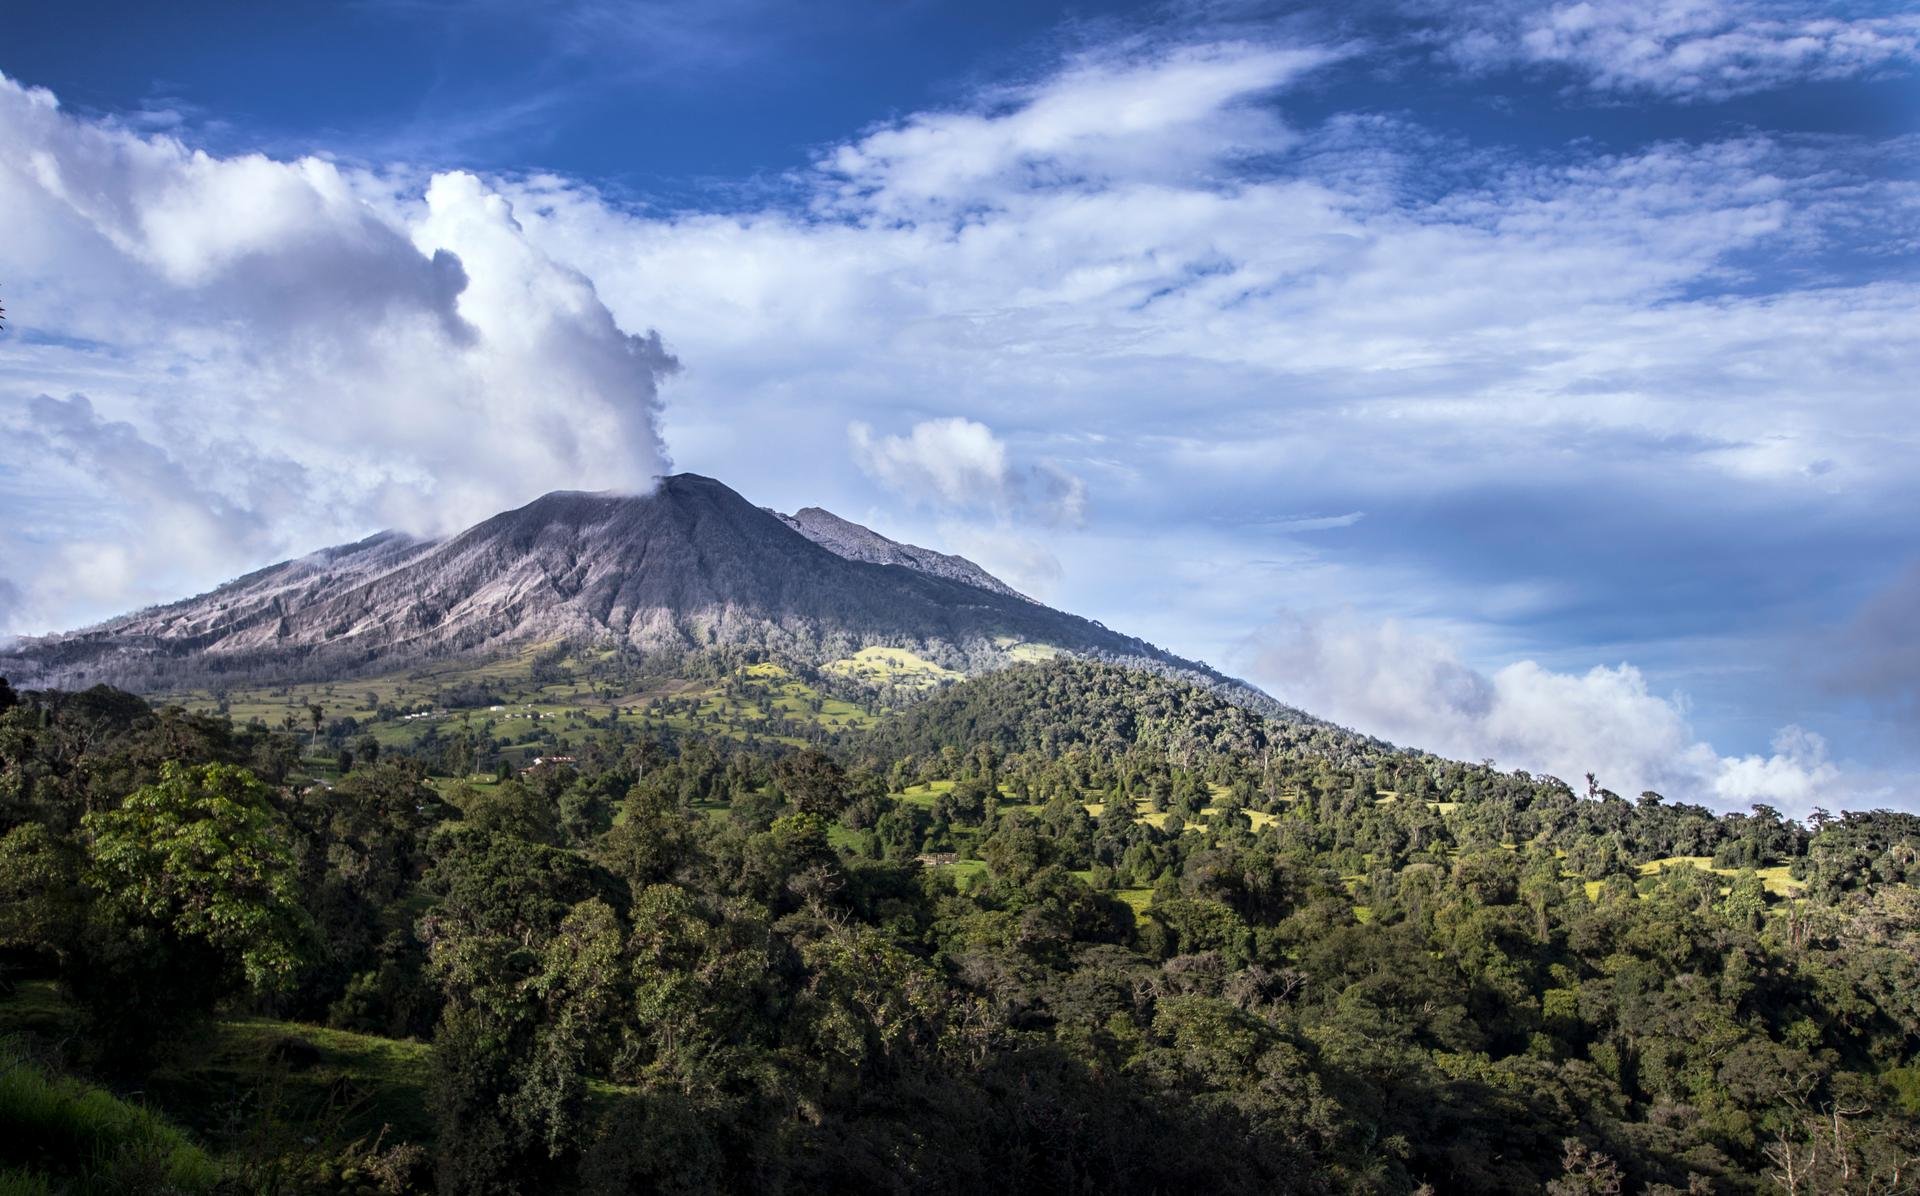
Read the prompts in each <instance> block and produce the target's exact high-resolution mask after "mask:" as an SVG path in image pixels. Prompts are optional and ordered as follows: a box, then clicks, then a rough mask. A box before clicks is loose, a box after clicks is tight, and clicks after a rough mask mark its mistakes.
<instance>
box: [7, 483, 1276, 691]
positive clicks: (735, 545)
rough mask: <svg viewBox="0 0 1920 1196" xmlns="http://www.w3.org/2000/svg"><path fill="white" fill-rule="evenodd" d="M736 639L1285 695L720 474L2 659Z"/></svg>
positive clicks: (345, 670) (320, 676)
mask: <svg viewBox="0 0 1920 1196" xmlns="http://www.w3.org/2000/svg"><path fill="white" fill-rule="evenodd" d="M550 642H566V643H571V644H576V645H583V646H601V647H606V646H616V645H624V646H627V647H630V648H631V649H634V650H638V651H640V652H642V653H652V652H684V651H688V650H699V649H703V648H708V647H714V646H719V645H743V646H751V647H757V648H763V649H766V650H769V651H772V652H775V653H781V654H785V655H788V656H792V657H795V658H798V659H802V660H808V661H812V662H824V661H827V660H832V659H835V658H838V657H842V656H846V655H848V654H851V653H853V652H856V651H858V650H860V649H861V648H865V647H873V646H886V647H901V648H908V649H911V650H913V651H915V652H918V653H920V654H921V655H924V656H926V657H928V658H929V659H931V660H934V661H936V662H938V663H941V664H944V665H946V666H948V667H951V668H955V669H960V670H962V671H965V672H970V673H971V672H980V671H984V670H986V669H990V668H993V667H995V666H997V665H1000V664H1004V663H1008V662H1009V661H1011V660H1013V659H1017V658H1020V656H1021V655H1023V654H1024V655H1032V654H1033V653H1035V652H1042V653H1044V652H1047V651H1057V652H1063V653H1067V654H1071V655H1075V656H1081V657H1088V658H1095V659H1103V660H1110V661H1117V662H1124V663H1130V664H1136V665H1140V666H1143V667H1147V668H1151V669H1154V670H1155V671H1158V672H1163V673H1168V674H1170V675H1178V676H1182V677H1184V678H1186V679H1188V680H1192V681H1197V682H1200V683H1202V684H1205V685H1207V686H1209V687H1210V688H1217V689H1220V690H1221V691H1222V692H1223V693H1227V694H1229V695H1230V696H1232V697H1233V698H1234V699H1235V700H1237V701H1241V702H1244V703H1246V704H1248V705H1250V706H1254V707H1257V708H1259V709H1261V710H1263V711H1265V712H1267V713H1283V712H1285V713H1291V712H1287V711H1285V708H1283V707H1280V706H1279V704H1278V703H1276V702H1274V701H1273V700H1272V699H1271V698H1269V697H1267V696H1266V695H1265V694H1262V693H1260V692H1259V691H1258V690H1255V689H1253V688H1252V687H1251V686H1247V685H1245V684H1244V683H1241V682H1238V681H1234V680H1233V679H1231V678H1227V677H1224V676H1222V675H1221V674H1219V673H1217V672H1215V671H1213V670H1212V669H1210V668H1208V667H1207V666H1205V665H1202V664H1198V663H1196V662H1194V661H1189V660H1183V659H1181V658H1180V657H1177V656H1174V655H1173V654H1171V653H1169V652H1166V651H1163V650H1162V649H1160V648H1157V647H1155V646H1154V645H1152V644H1149V643H1147V642H1146V641H1144V640H1140V639H1135V638H1133V637H1131V636H1126V635H1121V634H1119V633H1118V632H1114V631H1110V630H1108V629H1107V628H1106V627H1104V626H1102V625H1101V624H1099V623H1097V622H1094V621H1092V620H1089V619H1083V618H1080V617H1078V616H1075V615H1070V614H1067V613H1065V612H1062V611H1058V610H1054V609H1052V608H1050V607H1047V606H1043V605H1041V604H1040V603H1038V602H1035V601H1033V600H1031V599H1029V598H1026V597H1024V596H1022V595H1021V594H1019V593H1018V592H1016V591H1015V590H1013V589H1012V588H1011V587H1009V586H1008V585H1006V584H1005V583H1004V582H1002V581H1000V580H999V579H997V578H995V577H993V576H992V575H991V574H989V573H987V572H986V571H985V570H983V569H981V568H980V567H979V566H978V565H975V564H974V563H973V562H971V561H968V560H965V559H964V558H961V557H957V556H949V555H947V554H944V553H938V552H934V551H932V550H929V549H925V548H919V547H916V546H914V545H910V544H901V543H898V542H896V541H893V540H890V539H888V538H886V537H885V536H882V535H879V534H878V533H876V532H873V531H871V530H869V529H867V528H865V527H861V526H860V525H859V524H855V523H851V522H848V521H847V520H844V519H841V518H839V517H838V516H835V515H833V514H831V513H830V512H827V511H823V510H820V509H819V508H817V507H809V508H806V509H804V510H802V511H800V512H799V513H798V514H797V515H793V516H786V515H780V514H778V513H776V512H772V511H768V510H764V509H762V508H759V507H756V506H754V505H753V504H751V503H749V502H748V501H747V500H746V499H744V498H742V497H741V496H740V495H739V494H737V493H735V492H734V491H733V490H731V489H729V488H728V487H726V486H725V485H722V484H721V483H720V482H717V481H715V480H713V479H712V478H706V477H701V476H699V475H697V474H677V475H675V476H672V477H668V478H663V479H661V481H660V483H659V485H658V487H657V488H656V489H655V490H654V491H653V492H652V493H649V494H645V495H618V494H611V493H592V494H589V493H581V492H575V491H561V492H556V493H553V494H548V495H546V496H545V497H543V498H539V499H536V500H535V501H533V502H531V503H528V504H527V505H526V506H524V507H521V508H519V509H517V510H513V511H507V512H505V513H503V514H500V515H496V516H494V517H493V518H491V519H488V520H486V521H484V522H482V523H479V524H477V525H475V526H474V527H471V528H469V529H467V530H466V531H464V532H461V533H459V534H458V535H454V536H451V537H448V538H446V539H443V540H421V539H415V538H412V537H409V536H405V535H402V534H400V533H397V532H383V533H381V534H379V535H376V536H372V537H370V538H368V539H366V540H362V541H360V542H358V543H356V544H348V545H344V546H341V547H337V548H329V549H324V550H322V551H320V552H316V553H312V554H310V555H308V556H305V557H301V558H299V559H297V560H291V561H286V562H283V563H281V564H278V565H273V566H270V567H268V568H265V569H261V570H259V571H258V572H255V573H251V574H248V575H247V576H245V577H241V578H239V579H237V580H235V581H232V582H229V583H227V584H226V585H223V586H221V587H219V588H218V589H216V590H213V591H212V592H210V593H207V594H203V595H201V596H199V597H197V598H189V599H187V600H185V601H182V602H176V603H173V604H171V605H167V606H160V607H154V608H151V609H148V610H144V611H140V612H137V613H135V614H131V615H125V616H122V617H120V618H117V619H113V620H110V621H108V622H106V623H103V624H100V625H98V626H96V627H92V628H88V629H85V630H82V631H77V632H72V633H68V634H65V635H57V636H47V637H43V638H39V639H29V640H25V641H22V642H20V643H19V644H18V645H16V647H15V648H14V649H13V650H12V651H10V652H7V653H3V654H0V674H8V675H11V676H12V677H13V679H14V681H15V683H16V684H22V685H61V686H74V685H82V684H91V683H93V682H96V681H109V682H113V683H115V684H120V685H125V686H129V687H133V688H140V689H149V690H153V689H164V688H169V687H174V686H178V685H181V684H183V683H198V682H200V681H203V680H209V679H212V678H214V677H224V678H228V679H238V678H242V677H246V678H252V679H260V678H272V679H274V680H294V679H299V680H331V679H337V678H344V677H349V676H354V675H358V674H363V673H368V672H372V671H375V670H380V669H391V668H395V667H401V666H405V665H408V664H411V663H414V662H416V661H421V660H426V659H430V658H438V657H444V656H452V655H485V654H487V653H490V652H495V651H499V650H504V649H508V648H511V647H513V646H516V645H527V644H535V643H550Z"/></svg>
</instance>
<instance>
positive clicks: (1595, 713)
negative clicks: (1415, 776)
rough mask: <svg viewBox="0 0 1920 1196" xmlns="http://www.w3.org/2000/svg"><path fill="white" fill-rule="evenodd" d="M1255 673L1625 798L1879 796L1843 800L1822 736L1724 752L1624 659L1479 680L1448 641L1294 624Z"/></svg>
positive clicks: (1432, 745) (1330, 712) (1395, 730)
mask: <svg viewBox="0 0 1920 1196" xmlns="http://www.w3.org/2000/svg"><path fill="white" fill-rule="evenodd" d="M1247 661H1248V667H1249V669H1250V670H1251V672H1252V675H1253V677H1254V678H1255V679H1256V680H1258V681H1260V682H1261V683H1262V684H1264V685H1265V686H1266V687H1267V688H1269V689H1270V690H1271V691H1272V692H1273V693H1274V694H1276V695H1278V696H1279V697H1281V698H1282V699H1284V700H1286V701H1288V702H1291V703H1293V704H1295V705H1297V706H1300V707H1302V708H1304V709H1307V710H1312V711H1314V712H1316V713H1318V714H1320V715H1322V716H1324V717H1327V718H1331V719H1333V720H1335V721H1337V722H1343V723H1346V724H1349V725H1351V726H1356V727H1363V728H1365V729H1367V730H1368V731H1370V732H1373V733H1375V734H1379V735H1381V736H1383V737H1385V738H1388V739H1390V740H1393V741H1395V742H1397V743H1401V744H1405V745H1407V746H1411V747H1419V748H1425V749H1426V750H1429V751H1434V752H1438V753H1440V754H1441V755H1447V756H1452V757H1454V758H1456V759H1484V758H1491V759H1492V760H1494V762H1495V763H1496V764H1497V765H1498V766H1500V767H1502V768H1508V769H1513V768H1519V769H1524V770H1526V771H1528V772H1534V773H1547V774H1549V775H1552V776H1557V777H1560V778H1562V779H1563V780H1566V781H1568V782H1569V783H1571V784H1573V785H1574V787H1575V788H1576V789H1580V788H1583V787H1584V786H1583V783H1582V778H1583V777H1584V776H1585V775H1586V774H1588V773H1593V774H1594V775H1595V778H1596V781H1597V783H1598V784H1599V785H1601V786H1602V787H1604V788H1608V789H1612V790H1614V791H1615V792H1618V793H1622V794H1625V795H1628V796H1634V795H1637V794H1639V793H1642V792H1645V791H1648V790H1652V791H1655V792H1659V793H1663V794H1665V795H1667V796H1669V797H1675V798H1681V799H1684V800H1688V801H1704V802H1706V803H1707V804H1709V805H1713V806H1717V807H1720V808H1723V809H1724V808H1737V807H1740V806H1743V805H1747V804H1750V803H1756V802H1760V803H1766V804H1768V805H1772V806H1774V807H1776V808H1778V809H1780V810H1782V811H1784V812H1786V813H1788V814H1791V815H1795V816H1804V815H1805V814H1806V813H1807V812H1808V811H1810V810H1811V809H1812V808H1813V807H1814V806H1816V805H1822V804H1824V805H1828V806H1833V805H1840V804H1847V799H1849V798H1852V799H1854V801H1855V802H1856V803H1857V802H1859V801H1861V800H1863V799H1864V800H1873V799H1876V798H1884V797H1885V796H1886V795H1885V794H1882V793H1879V792H1864V793H1863V792H1859V791H1857V790H1855V791H1850V790H1849V787H1848V786H1847V784H1846V783H1845V781H1844V778H1843V777H1842V774H1841V772H1840V769H1839V768H1838V767H1837V766H1836V765H1835V764H1834V762H1833V761H1832V760H1830V759H1829V758H1828V749H1827V744H1826V741H1825V740H1824V739H1822V738H1821V737H1820V736H1819V735H1818V734H1815V733H1813V732H1811V731H1808V730H1806V729H1804V728H1802V727H1798V726H1786V727H1782V728H1781V729H1780V730H1779V731H1777V732H1776V733H1775V735H1774V736H1773V742H1772V750H1771V751H1770V752H1769V753H1767V754H1765V755H1758V754H1755V755H1733V756H1723V755H1721V754H1720V753H1718V752H1716V751H1715V750H1714V748H1713V746H1712V744H1710V743H1707V742H1706V741H1704V740H1702V739H1701V738H1699V736H1697V735H1696V734H1695V732H1694V730H1693V727H1692V726H1691V725H1690V723H1689V721H1688V713H1687V703H1686V701H1685V699H1683V698H1680V697H1661V696H1660V695H1658V694H1655V693H1653V692H1652V691H1651V690H1650V689H1649V687H1648V685H1647V680H1646V678H1645V677H1644V676H1643V675H1642V674H1641V672H1640V670H1639V669H1637V668H1635V667H1633V666H1632V665H1630V664H1620V665H1614V666H1606V665H1600V666H1595V667H1594V668H1592V669H1589V670H1588V671H1587V672H1585V673H1578V674H1575V673H1560V672H1555V671H1553V670H1551V669H1547V668H1543V667H1542V666H1541V665H1540V664H1538V663H1537V662H1535V661H1531V660H1521V661H1515V662H1513V663H1511V664H1508V665H1506V666H1505V667H1503V668H1500V669H1498V670H1496V671H1494V672H1493V673H1491V674H1489V673H1483V672H1481V671H1479V670H1478V669H1475V668H1473V667H1471V666H1469V665H1467V664H1466V663H1465V662H1463V661H1462V659H1461V657H1460V655H1459V653H1458V651H1457V650H1456V649H1455V648H1453V646H1451V645H1450V644H1448V643H1447V642H1446V641H1445V640H1444V639H1442V638H1440V637H1438V636H1434V635H1430V634H1423V633H1421V632H1418V631H1416V630H1414V629H1412V628H1410V627H1408V626H1407V625H1405V624H1403V623H1400V622H1397V621H1392V620H1389V621H1386V622H1383V623H1378V624H1371V625H1369V624H1366V623H1362V622H1360V621H1358V620H1356V619H1354V618H1352V617H1350V616H1349V617H1340V618H1306V617H1294V618H1291V619H1289V620H1286V621H1284V622H1280V623H1276V624H1274V625H1272V626H1270V627H1268V628H1266V629H1264V630H1263V631H1262V632H1260V633H1259V634H1258V635H1257V636H1255V637H1254V639H1253V641H1252V644H1251V646H1250V650H1249V655H1248V657H1247Z"/></svg>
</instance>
